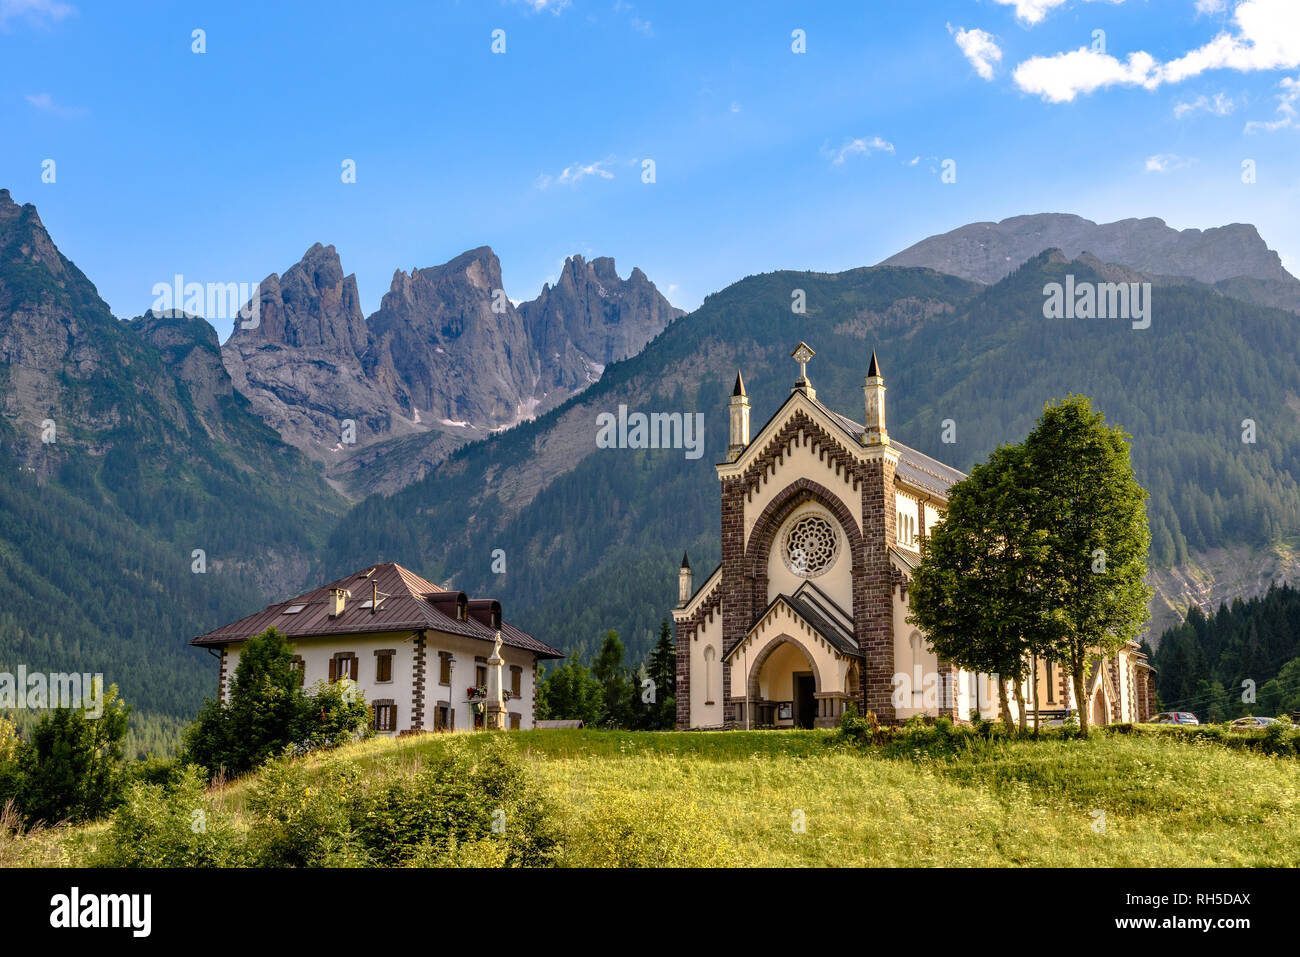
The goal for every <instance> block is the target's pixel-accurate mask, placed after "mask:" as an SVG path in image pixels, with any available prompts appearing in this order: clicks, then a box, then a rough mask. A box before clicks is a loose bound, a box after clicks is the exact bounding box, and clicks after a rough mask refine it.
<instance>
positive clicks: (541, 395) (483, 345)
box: [222, 244, 683, 490]
mask: <svg viewBox="0 0 1300 957" xmlns="http://www.w3.org/2000/svg"><path fill="white" fill-rule="evenodd" d="M258 297H259V301H258V308H257V310H256V314H257V321H256V323H254V322H251V321H249V320H237V321H236V322H235V324H234V329H233V331H232V333H231V336H230V338H229V339H228V340H227V341H226V343H225V345H224V346H223V347H222V356H223V360H224V362H225V365H226V368H227V369H228V370H229V372H230V376H231V379H232V380H233V382H234V384H235V388H236V389H237V390H238V391H239V392H240V393H242V394H243V395H245V396H246V397H247V398H248V399H249V401H250V402H251V403H252V404H253V407H254V408H255V409H256V410H257V412H258V414H259V415H261V416H262V418H263V419H264V420H265V421H266V422H267V423H268V424H269V425H271V426H272V427H273V428H274V429H276V431H277V432H279V433H280V435H281V437H282V438H283V439H284V440H285V441H286V442H288V443H289V444H290V445H293V446H295V447H296V448H298V449H300V450H301V451H303V452H305V453H306V454H307V455H309V456H310V457H312V458H313V459H315V460H317V461H319V462H321V463H323V464H324V465H325V468H326V473H327V475H329V476H330V477H331V479H332V480H333V481H334V483H335V485H336V487H338V488H341V489H345V490H356V489H365V490H372V489H373V487H374V483H373V481H371V480H369V478H368V476H370V474H371V473H373V471H374V466H375V464H376V457H375V456H374V455H373V454H363V451H364V450H367V449H368V448H369V447H370V446H374V445H376V444H377V443H388V442H395V441H397V440H401V439H403V438H404V437H407V436H411V435H415V434H421V433H429V435H428V441H426V442H424V443H421V444H420V452H419V455H418V456H417V458H419V459H420V461H419V462H418V463H415V464H413V465H412V468H410V469H402V468H397V469H391V468H389V466H391V465H392V464H393V463H385V468H386V469H388V471H389V472H390V473H391V475H394V476H398V478H397V481H398V482H401V483H403V484H404V482H405V481H409V480H413V478H415V477H419V476H421V475H423V474H425V472H426V471H427V469H428V468H430V467H433V466H436V464H437V463H438V462H439V461H441V460H442V459H443V458H445V456H446V454H448V453H449V452H450V451H451V450H453V449H455V448H457V447H458V446H459V445H461V444H463V443H464V442H467V441H472V440H474V439H478V438H484V437H486V436H488V435H490V434H491V433H492V432H494V431H499V430H501V429H504V428H509V427H511V426H513V425H516V424H518V423H519V422H522V421H526V420H528V419H531V418H533V417H535V416H536V415H538V414H541V413H543V412H545V411H547V410H548V409H551V408H554V407H555V406H557V405H559V404H560V403H562V402H564V401H565V400H566V399H568V398H570V397H571V396H573V395H576V394H577V393H579V392H581V391H582V390H583V389H585V388H587V386H589V385H590V384H591V383H592V382H594V381H596V380H597V379H599V378H600V376H601V374H602V373H603V371H604V369H605V367H606V366H607V365H608V364H609V363H611V362H616V361H618V360H620V359H625V358H627V357H629V356H631V355H634V354H635V353H636V352H638V351H639V350H640V349H641V348H642V347H643V346H644V345H645V344H646V343H647V342H649V341H650V339H652V338H654V336H656V335H657V334H658V333H659V332H660V331H662V330H663V328H664V327H665V326H667V324H668V323H669V322H671V321H672V320H673V319H676V318H677V317H679V316H681V315H683V312H682V310H680V309H676V308H674V307H673V306H672V305H671V304H670V303H669V302H668V300H667V299H665V298H664V297H663V295H662V294H661V293H660V292H659V291H658V289H656V288H655V286H654V284H653V283H652V282H650V280H649V279H648V278H647V277H646V275H645V273H643V272H642V271H641V270H640V269H633V270H632V273H631V275H630V276H629V277H628V278H627V279H622V278H620V277H619V275H618V273H617V271H616V270H615V266H614V260H613V259H610V258H607V257H601V258H598V259H594V260H592V261H590V262H587V261H586V260H585V259H584V258H583V257H581V256H571V257H569V258H568V259H567V260H566V261H565V263H564V268H563V269H562V271H561V275H560V278H559V280H558V281H557V282H556V284H555V286H554V287H552V286H550V285H549V284H547V285H545V286H543V288H542V291H541V294H540V295H539V296H538V297H537V298H536V299H534V300H531V301H528V302H524V303H521V304H520V305H518V306H516V305H515V304H514V303H512V302H511V301H510V300H509V298H508V297H507V296H506V295H505V290H504V284H503V280H502V275H501V263H500V261H499V260H498V258H497V256H496V254H495V253H494V252H493V251H492V249H491V248H490V247H488V246H480V247H478V248H476V249H471V250H468V251H467V252H465V253H462V254H461V255H459V256H457V257H455V258H454V259H452V260H450V261H449V262H447V263H444V264H442V265H439V266H431V267H424V268H415V269H412V270H411V271H410V272H406V271H403V270H401V269H398V270H396V271H395V272H394V274H393V279H392V282H391V283H390V285H389V289H388V292H387V293H385V294H384V297H383V299H382V301H381V303H380V306H379V309H378V310H377V311H376V312H375V313H374V314H373V315H371V316H369V317H365V316H363V315H362V313H361V308H360V305H359V298H358V295H357V288H356V277H355V276H353V275H344V272H343V268H342V264H341V261H340V258H339V255H338V253H337V251H336V250H335V249H334V247H333V246H322V245H320V244H316V245H315V246H313V247H312V248H311V249H309V250H307V252H306V254H304V256H303V258H302V260H300V261H299V262H298V263H295V264H294V265H293V266H292V267H290V268H289V269H288V270H286V271H285V272H284V273H283V274H282V275H277V274H272V275H270V276H268V277H267V278H266V279H265V280H263V282H262V283H261V284H260V286H259V288H258ZM399 446H400V447H402V448H405V447H406V446H405V445H401V444H400V443H399V445H395V446H394V448H397V447H399ZM389 481H390V484H391V481H392V480H391V479H390V480H389Z"/></svg>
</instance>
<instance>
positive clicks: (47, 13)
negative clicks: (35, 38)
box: [0, 0, 77, 27]
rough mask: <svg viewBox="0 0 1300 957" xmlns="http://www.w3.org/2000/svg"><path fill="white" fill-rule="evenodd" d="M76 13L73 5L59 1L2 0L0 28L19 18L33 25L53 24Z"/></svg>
mask: <svg viewBox="0 0 1300 957" xmlns="http://www.w3.org/2000/svg"><path fill="white" fill-rule="evenodd" d="M76 12H77V8H76V7H74V6H73V5H72V4H70V3H61V2H59V0H0V27H4V26H8V25H9V21H10V20H17V19H19V18H21V19H23V20H27V21H29V22H31V23H53V22H57V21H59V20H62V19H64V18H66V17H70V16H72V14H74V13H76Z"/></svg>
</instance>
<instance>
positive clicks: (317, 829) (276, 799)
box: [248, 757, 370, 867]
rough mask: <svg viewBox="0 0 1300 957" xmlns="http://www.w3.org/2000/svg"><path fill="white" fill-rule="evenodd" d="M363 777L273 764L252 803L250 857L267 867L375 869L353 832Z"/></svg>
mask: <svg viewBox="0 0 1300 957" xmlns="http://www.w3.org/2000/svg"><path fill="white" fill-rule="evenodd" d="M358 792H359V772H358V771H357V770H356V769H354V768H352V767H351V766H339V765H326V766H324V767H321V768H316V769H309V768H307V767H305V766H304V765H303V763H302V762H301V761H294V760H293V759H291V758H288V757H281V758H276V759H274V760H272V761H270V762H268V763H267V764H266V765H265V766H264V767H263V769H262V771H261V772H260V773H259V774H258V776H257V783H256V784H255V785H254V786H253V790H252V792H251V793H250V795H249V798H248V810H249V811H250V812H251V814H252V815H253V825H252V829H251V831H250V833H249V842H250V845H251V849H250V853H251V855H252V857H253V860H254V861H255V863H257V864H259V865H261V866H263V867H351V866H360V865H364V864H367V863H370V860H369V855H368V854H367V853H366V851H365V848H364V847H363V846H362V843H361V841H360V840H359V839H358V837H357V835H356V834H355V833H354V832H353V829H352V823H351V819H350V818H351V807H352V805H353V804H354V803H355V801H356V799H357V795H358Z"/></svg>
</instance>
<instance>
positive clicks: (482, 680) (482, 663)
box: [474, 658, 487, 688]
mask: <svg viewBox="0 0 1300 957" xmlns="http://www.w3.org/2000/svg"><path fill="white" fill-rule="evenodd" d="M474 687H475V688H486V687H487V659H486V658H475V659H474Z"/></svg>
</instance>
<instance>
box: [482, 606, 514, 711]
mask: <svg viewBox="0 0 1300 957" xmlns="http://www.w3.org/2000/svg"><path fill="white" fill-rule="evenodd" d="M503 664H505V659H503V658H502V657H501V632H499V631H498V632H497V640H496V644H495V645H494V646H493V647H492V657H491V658H489V659H488V660H487V700H485V701H484V702H483V726H484V727H485V728H487V730H489V731H504V730H506V728H507V726H508V724H507V719H506V701H505V695H504V694H503V690H504V689H503V687H502V684H501V666H502V665H503Z"/></svg>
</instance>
